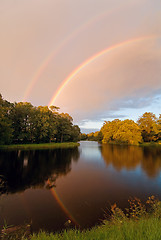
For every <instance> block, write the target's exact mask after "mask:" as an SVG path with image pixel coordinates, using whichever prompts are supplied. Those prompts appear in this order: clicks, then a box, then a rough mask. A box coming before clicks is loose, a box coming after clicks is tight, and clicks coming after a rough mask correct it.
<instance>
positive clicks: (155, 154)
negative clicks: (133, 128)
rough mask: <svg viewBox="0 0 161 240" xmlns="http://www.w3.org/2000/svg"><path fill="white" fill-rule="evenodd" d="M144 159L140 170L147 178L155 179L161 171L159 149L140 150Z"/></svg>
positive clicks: (160, 153) (160, 150)
mask: <svg viewBox="0 0 161 240" xmlns="http://www.w3.org/2000/svg"><path fill="white" fill-rule="evenodd" d="M142 151H143V156H144V158H143V159H142V161H141V166H142V169H143V170H144V171H145V172H146V174H147V175H148V176H149V177H152V178H153V177H156V176H157V175H158V174H159V173H160V171H161V148H160V147H144V148H142Z"/></svg>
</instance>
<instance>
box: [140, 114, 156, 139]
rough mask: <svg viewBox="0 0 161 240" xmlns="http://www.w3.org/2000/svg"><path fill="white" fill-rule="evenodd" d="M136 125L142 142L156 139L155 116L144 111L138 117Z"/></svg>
mask: <svg viewBox="0 0 161 240" xmlns="http://www.w3.org/2000/svg"><path fill="white" fill-rule="evenodd" d="M137 122H138V125H139V127H140V129H141V134H142V138H143V140H144V142H150V141H156V140H157V134H158V127H157V118H156V116H155V114H153V113H151V112H145V113H144V114H143V115H142V116H141V117H140V118H139V119H138V121H137Z"/></svg>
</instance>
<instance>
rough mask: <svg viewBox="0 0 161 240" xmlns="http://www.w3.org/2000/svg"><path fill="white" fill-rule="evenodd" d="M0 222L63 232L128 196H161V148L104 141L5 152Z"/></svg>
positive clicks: (0, 169)
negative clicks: (46, 148)
mask: <svg viewBox="0 0 161 240" xmlns="http://www.w3.org/2000/svg"><path fill="white" fill-rule="evenodd" d="M0 176H1V180H2V181H3V182H5V184H4V185H3V187H1V189H0V190H1V196H0V225H1V226H2V225H3V224H4V219H5V221H6V222H7V224H8V225H19V224H22V223H25V222H30V221H32V225H33V230H34V231H38V230H40V229H44V230H47V231H59V230H61V229H63V228H65V227H67V226H66V221H67V220H68V219H70V220H71V221H72V223H73V225H75V224H76V225H77V226H78V225H79V226H80V227H81V228H86V227H91V226H93V225H95V224H99V223H100V220H101V219H103V218H104V213H105V211H106V212H108V209H110V205H111V204H113V203H117V205H118V206H120V207H122V208H124V207H127V204H128V201H127V200H128V199H129V197H134V196H136V197H139V198H140V199H142V200H143V201H144V200H145V199H146V198H147V197H148V196H150V195H155V196H157V197H158V198H159V199H161V148H160V147H137V146H120V145H102V146H101V145H100V144H98V143H96V142H81V144H80V147H79V148H74V149H54V150H51V149H50V150H34V151H1V152H0Z"/></svg>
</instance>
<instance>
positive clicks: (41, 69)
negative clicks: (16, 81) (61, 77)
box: [22, 9, 115, 101]
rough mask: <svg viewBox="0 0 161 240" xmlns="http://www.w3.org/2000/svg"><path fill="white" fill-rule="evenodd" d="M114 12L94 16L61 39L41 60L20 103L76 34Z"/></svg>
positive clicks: (25, 98) (109, 11)
mask: <svg viewBox="0 0 161 240" xmlns="http://www.w3.org/2000/svg"><path fill="white" fill-rule="evenodd" d="M114 10H115V9H112V10H108V11H107V10H106V11H104V12H103V13H101V14H98V15H96V16H95V17H94V18H91V19H89V20H88V22H85V23H83V24H82V25H81V26H79V28H77V29H75V30H74V31H73V32H72V33H70V34H69V35H68V36H67V37H66V38H65V39H63V40H62V41H61V42H60V43H59V44H58V45H57V47H56V48H55V49H54V50H53V51H52V52H51V53H50V54H49V55H48V56H46V58H45V59H44V60H43V62H42V63H41V65H40V66H39V67H38V69H37V71H36V72H35V73H34V75H33V77H32V79H31V81H30V82H29V84H28V86H27V88H26V90H25V93H24V96H23V99H22V101H26V100H27V98H28V96H29V95H30V93H31V91H32V89H33V88H34V86H35V85H36V83H37V82H38V80H39V78H40V77H41V76H42V74H43V72H44V71H45V70H46V68H47V66H48V65H49V63H50V62H51V61H52V60H53V59H54V58H55V57H56V56H57V55H58V53H59V52H60V51H61V50H62V49H63V48H64V46H65V45H67V43H69V42H70V41H72V40H73V39H74V38H75V37H76V36H78V34H80V33H81V32H82V31H84V30H85V29H87V28H89V27H90V26H91V25H92V24H94V23H96V22H98V21H100V20H101V19H103V18H104V17H105V16H106V15H107V14H109V13H112V12H113V11H114Z"/></svg>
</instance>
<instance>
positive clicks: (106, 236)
mask: <svg viewBox="0 0 161 240" xmlns="http://www.w3.org/2000/svg"><path fill="white" fill-rule="evenodd" d="M73 239H77V240H89V239H91V240H144V239H145V240H160V239H161V220H160V219H158V218H154V217H150V218H147V219H146V218H143V219H140V220H139V221H135V220H129V221H127V220H126V221H123V223H122V224H118V223H117V224H113V225H112V224H110V223H108V222H107V223H106V224H105V225H103V226H99V227H95V228H92V229H91V230H86V231H80V230H68V231H64V232H63V233H62V234H53V233H50V234H47V233H45V232H40V233H39V234H38V235H37V234H34V235H33V236H32V237H31V240H73Z"/></svg>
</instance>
